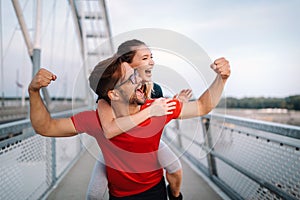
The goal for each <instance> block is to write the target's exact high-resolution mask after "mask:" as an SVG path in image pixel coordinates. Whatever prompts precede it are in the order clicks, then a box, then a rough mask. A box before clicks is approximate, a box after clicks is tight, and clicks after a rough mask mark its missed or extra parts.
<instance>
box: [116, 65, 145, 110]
mask: <svg viewBox="0 0 300 200" xmlns="http://www.w3.org/2000/svg"><path fill="white" fill-rule="evenodd" d="M122 68H123V73H124V76H123V78H122V79H121V80H119V82H118V83H117V85H116V87H115V89H116V90H118V91H119V92H120V95H121V98H122V100H123V101H125V102H128V103H129V104H137V105H143V104H144V103H145V101H146V96H145V90H146V85H145V84H144V83H143V81H142V78H141V77H140V76H139V74H138V72H137V70H134V69H132V67H131V66H130V65H129V64H128V63H125V62H124V63H122Z"/></svg>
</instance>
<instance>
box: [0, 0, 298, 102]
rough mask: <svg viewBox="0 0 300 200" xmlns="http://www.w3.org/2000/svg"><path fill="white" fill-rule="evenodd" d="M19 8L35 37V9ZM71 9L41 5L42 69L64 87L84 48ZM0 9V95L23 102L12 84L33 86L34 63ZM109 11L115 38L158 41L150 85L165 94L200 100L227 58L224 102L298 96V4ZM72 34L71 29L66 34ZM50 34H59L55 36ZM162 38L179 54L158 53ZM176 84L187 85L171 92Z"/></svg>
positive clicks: (288, 0)
mask: <svg viewBox="0 0 300 200" xmlns="http://www.w3.org/2000/svg"><path fill="white" fill-rule="evenodd" d="M20 2H21V5H22V7H23V8H24V13H25V15H26V20H27V24H28V27H29V29H31V28H32V27H33V25H32V24H33V23H34V20H33V18H34V16H33V14H32V13H33V12H32V9H33V6H32V5H31V4H32V3H31V2H32V1H31V0H29V1H25V0H20ZM26 2H29V3H28V5H25V4H26ZM66 2H67V1H57V5H56V7H57V8H60V9H57V11H55V15H53V12H54V11H53V10H52V7H53V3H52V2H51V1H43V13H44V15H45V17H44V18H43V22H42V23H43V27H44V28H43V39H42V43H43V46H45V47H43V49H42V55H43V61H42V65H43V67H46V68H47V67H48V68H49V69H51V70H53V71H54V72H55V73H57V74H58V75H59V77H62V78H61V79H60V80H59V79H58V82H59V81H61V82H60V83H62V84H57V85H64V83H66V82H72V80H73V79H74V77H76V74H75V75H74V74H71V73H69V72H70V71H73V73H79V72H78V71H80V69H77V70H70V69H73V67H74V66H75V65H80V66H81V65H82V64H81V63H80V61H79V60H78V57H79V48H78V44H77V41H76V36H75V33H74V30H72V29H73V28H72V20H71V19H70V12H69V11H68V5H67V3H66ZM1 3H2V10H1V14H2V26H1V28H2V41H3V49H4V52H3V54H4V57H5V59H4V61H3V63H2V66H3V67H2V69H3V72H2V70H1V79H2V78H3V80H4V81H3V80H1V91H2V92H3V91H4V93H5V95H7V96H13V95H20V93H21V91H20V90H19V89H18V88H16V86H15V81H16V80H17V79H18V80H19V82H22V84H23V85H28V84H29V82H30V79H31V72H30V70H31V69H30V60H29V57H28V55H27V52H26V48H25V45H24V41H23V38H22V35H21V32H20V30H19V27H18V25H17V20H16V17H15V14H14V11H13V7H12V5H11V1H1ZM106 3H107V8H108V13H109V20H110V24H111V31H112V36H113V38H118V37H120V36H124V35H125V36H129V37H130V36H132V37H135V38H136V39H143V41H144V42H146V44H149V43H150V44H152V43H153V41H154V40H155V42H154V43H156V42H157V44H159V45H156V46H155V47H154V48H153V50H152V51H153V56H154V61H155V63H156V66H155V69H154V76H153V79H154V80H155V81H156V82H158V83H160V84H162V85H163V86H164V88H167V89H168V88H169V89H170V90H177V89H178V87H192V89H193V90H194V92H195V93H196V94H197V95H198V93H201V91H202V90H203V88H205V86H207V85H209V82H210V81H211V79H209V80H208V78H207V76H210V75H211V70H210V69H209V62H211V61H213V60H215V59H216V58H219V57H225V58H226V59H227V60H229V62H230V66H231V71H232V73H231V77H230V78H229V80H228V82H227V84H226V88H225V92H224V94H225V95H226V96H230V97H237V98H242V97H286V96H290V95H299V94H300V84H299V78H298V77H299V74H300V66H299V61H298V60H299V55H300V37H299V35H300V20H299V19H300V13H299V8H300V1H299V0H251V1H250V0H249V1H248V0H243V1H241V0H187V1H182V0H172V1H170V0H169V1H166V0H151V1H145V0H144V1H143V0H106ZM26 13H27V14H26ZM54 16H55V17H54ZM53 21H55V22H56V23H55V24H56V25H55V26H53ZM69 26H70V27H71V28H69V29H66V27H69ZM53 27H55V28H53ZM66 30H67V34H66ZM149 30H155V32H158V34H154V35H153V37H151V39H147V37H145V35H149ZM50 33H55V34H54V36H51V35H50ZM161 33H167V34H168V33H170V39H171V38H173V39H174V38H180V39H178V40H177V41H178V45H182V49H180V48H179V49H176V50H174V49H172V48H171V49H163V50H162V49H155V48H160V46H163V45H164V44H166V43H167V42H168V39H169V38H168V37H167V38H164V37H162V35H163V34H161ZM139 36H140V37H139ZM53 38H54V39H53ZM121 38H122V37H121ZM145 38H146V39H145ZM53 41H54V42H53ZM51 45H52V46H54V47H56V49H57V50H55V52H50V50H49V49H50V48H49V46H51ZM174 45H175V44H174ZM195 45H196V46H195ZM150 46H151V45H150ZM198 47H199V48H198ZM181 50H184V52H185V53H187V54H184V53H182V51H181ZM196 54H197V55H196ZM50 55H51V56H50ZM198 55H199V58H200V57H201V58H203V59H205V60H206V61H205V62H204V63H205V64H202V66H201V68H197V66H196V68H197V69H196V70H195V69H194V68H195V66H194V65H193V64H195V63H193V62H192V61H191V60H193V57H194V56H195V57H197V56H198ZM53 57H55V59H54V58H53ZM53 60H55V61H53ZM207 60H209V62H207ZM3 74H4V75H3ZM206 81H207V82H206ZM179 82H182V84H177V86H175V85H174V84H175V83H179ZM70 84H73V85H74V83H70ZM57 85H56V86H54V87H55V88H56V89H55V92H54V93H55V95H57V96H60V95H62V94H66V93H70V92H71V91H67V90H68V89H66V88H65V87H63V86H60V87H59V88H57V87H58V86H57ZM12 86H14V87H12ZM174 92H176V91H174Z"/></svg>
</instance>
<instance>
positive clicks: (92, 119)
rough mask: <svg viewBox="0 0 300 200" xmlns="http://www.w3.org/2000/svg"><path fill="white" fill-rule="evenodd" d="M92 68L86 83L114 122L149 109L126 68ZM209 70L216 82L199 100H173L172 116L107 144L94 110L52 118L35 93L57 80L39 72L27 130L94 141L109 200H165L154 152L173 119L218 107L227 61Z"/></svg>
mask: <svg viewBox="0 0 300 200" xmlns="http://www.w3.org/2000/svg"><path fill="white" fill-rule="evenodd" d="M96 68H97V71H98V73H99V81H100V83H99V84H98V82H97V83H91V84H96V85H101V86H102V87H101V88H100V89H99V90H98V95H99V96H100V97H101V98H103V99H105V100H106V101H107V102H108V103H111V105H112V108H113V109H114V112H115V114H116V117H122V116H127V115H130V114H134V113H136V112H139V110H140V109H144V108H146V107H148V106H150V105H151V103H152V101H148V100H146V98H145V94H144V84H142V81H141V78H140V77H139V76H138V74H137V73H135V72H136V71H135V70H134V69H132V68H131V67H130V66H129V65H128V64H127V63H119V62H114V61H112V62H111V63H110V65H108V66H107V65H102V62H100V63H99V64H98V65H97V66H96V67H95V69H96ZM212 68H213V69H214V71H215V72H216V73H217V77H216V79H215V80H214V82H213V83H212V85H211V86H210V87H209V88H208V89H207V90H206V91H205V92H204V93H203V94H202V95H201V96H200V97H199V99H197V100H195V101H190V102H187V103H182V104H181V103H179V102H178V101H177V100H172V101H173V102H175V103H176V108H175V109H174V110H173V112H172V114H169V115H165V116H160V117H151V118H150V119H148V120H146V121H145V122H143V123H142V124H140V125H139V127H136V128H133V129H131V130H130V131H127V132H126V133H123V134H120V135H118V136H116V137H114V138H112V139H107V138H105V136H104V134H103V132H102V130H101V122H99V120H98V115H97V113H96V111H87V112H83V113H79V114H77V115H74V116H73V117H71V118H63V119H52V118H51V117H50V115H49V113H48V111H47V109H46V107H45V106H44V104H43V101H42V100H41V97H40V93H39V90H40V88H42V87H46V86H48V85H49V84H50V82H51V81H54V80H55V79H56V76H55V75H53V74H52V73H51V72H49V71H47V70H44V69H42V70H40V71H39V72H38V73H37V75H36V76H35V77H34V78H33V80H32V82H31V83H30V85H29V89H28V91H29V95H30V119H31V122H32V126H33V128H34V129H35V131H36V132H37V133H38V134H41V135H44V136H49V137H65V136H73V135H76V134H78V133H82V132H86V133H87V134H89V135H91V136H93V137H95V138H96V140H97V142H98V144H99V146H100V148H101V150H102V152H103V155H104V159H105V164H106V165H107V176H108V182H109V193H110V199H112V200H114V199H130V200H131V199H149V200H150V199H163V200H166V199H167V194H166V188H165V187H166V186H165V183H164V178H163V171H162V168H161V166H159V163H158V162H157V153H156V151H157V150H158V145H159V140H160V137H161V134H162V131H163V128H164V125H165V124H167V123H168V122H169V121H170V120H172V119H175V118H191V117H197V116H202V115H205V114H207V113H209V112H210V111H211V110H212V109H213V108H214V107H215V106H216V105H217V103H218V102H219V100H220V97H221V94H222V91H223V88H224V84H225V82H226V81H227V79H228V77H229V76H230V66H229V63H228V61H227V60H225V59H224V58H220V59H217V60H216V61H215V62H214V64H213V65H212ZM99 69H100V70H99ZM101 69H102V70H101ZM161 101H163V100H161Z"/></svg>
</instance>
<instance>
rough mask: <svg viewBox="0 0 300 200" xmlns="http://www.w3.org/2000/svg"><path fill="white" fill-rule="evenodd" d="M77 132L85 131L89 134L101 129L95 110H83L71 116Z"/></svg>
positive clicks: (92, 134)
mask: <svg viewBox="0 0 300 200" xmlns="http://www.w3.org/2000/svg"><path fill="white" fill-rule="evenodd" d="M71 119H72V122H73V124H74V126H75V129H76V130H77V132H78V133H87V134H89V135H91V136H94V135H95V134H97V133H98V134H99V131H102V128H101V125H100V121H99V118H98V115H97V112H96V111H95V110H92V111H85V112H81V113H78V114H76V115H73V116H72V117H71Z"/></svg>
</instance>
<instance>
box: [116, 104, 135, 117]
mask: <svg viewBox="0 0 300 200" xmlns="http://www.w3.org/2000/svg"><path fill="white" fill-rule="evenodd" d="M112 108H113V110H114V112H115V115H116V117H117V118H119V117H125V116H128V115H133V114H135V113H137V112H139V110H140V106H139V105H137V104H128V103H120V102H118V103H113V104H112Z"/></svg>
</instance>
